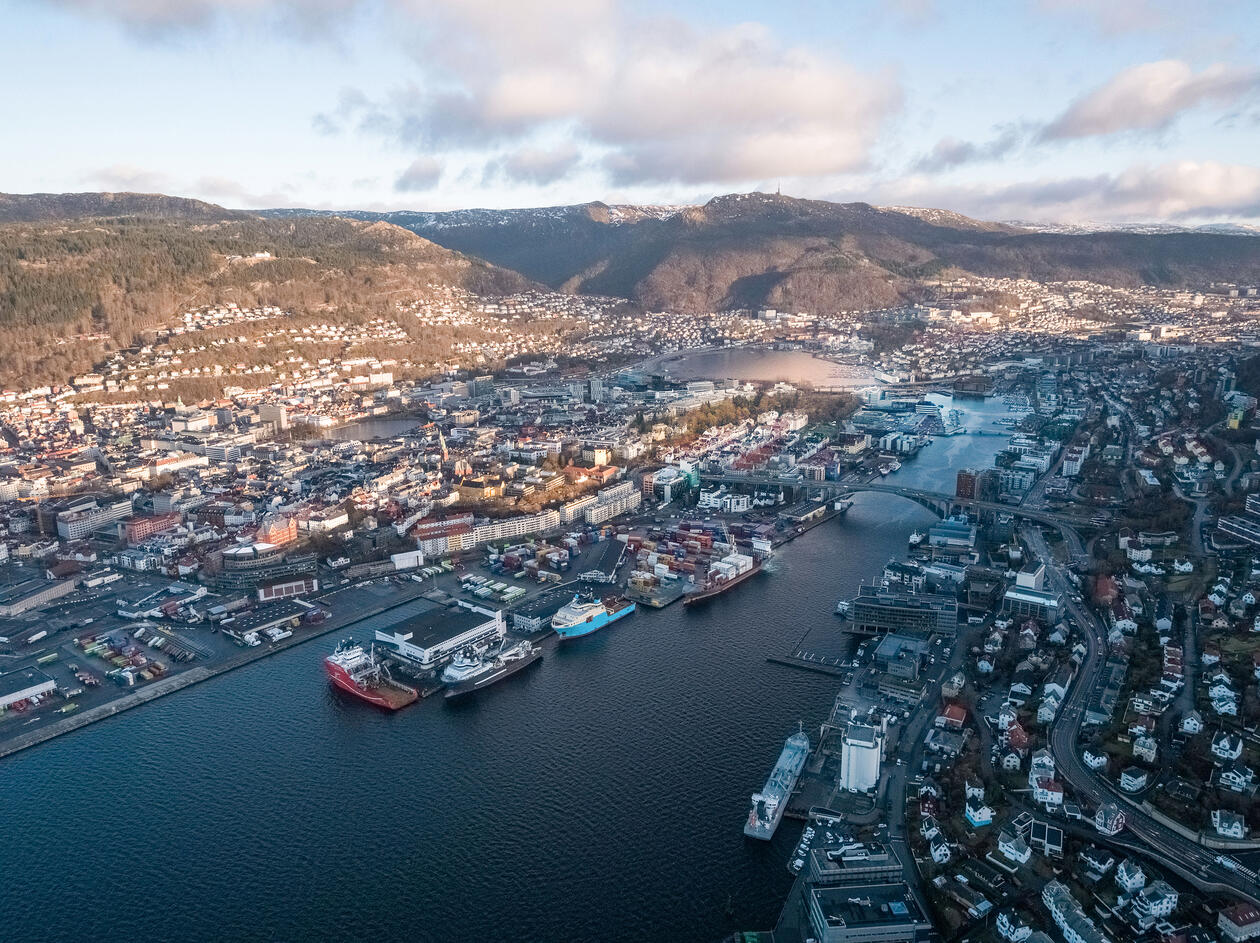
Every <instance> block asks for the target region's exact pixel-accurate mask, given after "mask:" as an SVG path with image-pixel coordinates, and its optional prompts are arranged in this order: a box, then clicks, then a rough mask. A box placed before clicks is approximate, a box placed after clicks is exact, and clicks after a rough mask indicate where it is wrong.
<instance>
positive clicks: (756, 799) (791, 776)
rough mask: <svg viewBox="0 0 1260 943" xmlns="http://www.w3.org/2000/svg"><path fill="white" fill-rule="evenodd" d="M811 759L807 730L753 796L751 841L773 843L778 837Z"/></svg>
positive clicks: (790, 742) (747, 829)
mask: <svg viewBox="0 0 1260 943" xmlns="http://www.w3.org/2000/svg"><path fill="white" fill-rule="evenodd" d="M808 758H809V737H808V736H806V734H805V732H804V731H803V730H801V731H797V732H796V733H794V734H792V736H790V737H788V738H787V741H786V742H785V743H784V744H783V752H782V753H780V754H779V762H777V763H775V764H774V769H773V770H771V771H770V778H769V779H767V780H766V784H765V785H764V786H762V787H761V792H755V793H753V797H752V808H751V809H749V810H748V821H747V822H745V823H744V834H745V835H747V836H748V837H749V838H760V839H761V840H762V841H769V840H770V839H771V838H773V837H774V832H775V829H777V828H778V827H779V821H780V820H781V819H782V818H783V812H784V810H785V809H786V808H787V804H788V799H789V798H790V797H791V795H792V790H793V789H795V788H796V781H797V780H798V779H800V778H801V770H803V769H804V768H805V760H806V759H808Z"/></svg>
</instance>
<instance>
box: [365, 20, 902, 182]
mask: <svg viewBox="0 0 1260 943" xmlns="http://www.w3.org/2000/svg"><path fill="white" fill-rule="evenodd" d="M417 2H419V0H417ZM564 5H565V4H564V3H563V0H559V2H557V3H554V4H547V6H550V7H556V6H564ZM596 6H597V8H598V13H599V15H598V16H597V15H595V14H594V13H592V9H591V8H586V7H584V11H585V12H584V15H582V16H580V17H576V18H575V19H574V21H570V22H567V23H564V24H563V25H562V27H561V25H558V26H557V33H558V34H560V35H563V36H564V37H565V42H564V43H562V44H560V47H559V48H557V46H556V43H555V35H553V33H552V32H551V31H550V30H545V29H544V30H542V32H541V34H539V32H538V30H537V25H536V24H535V25H534V26H533V27H532V28H528V29H523V34H518V33H517V32H516V31H515V29H514V25H513V24H509V26H508V28H506V29H505V27H504V24H502V23H498V22H495V21H494V18H493V17H490V18H488V19H487V20H485V21H480V20H478V21H473V19H472V18H471V17H469V15H468V11H467V10H463V11H462V14H461V15H462V16H463V17H464V19H465V23H466V25H468V26H469V28H468V29H467V30H466V31H465V32H462V33H461V34H460V35H461V36H462V38H463V40H464V45H463V46H461V50H462V52H461V55H460V56H458V57H452V56H450V55H449V54H443V57H442V68H443V77H444V78H445V79H446V81H445V82H444V83H442V84H441V85H440V86H439V87H438V88H437V90H434V87H433V83H427V84H416V85H413V86H408V87H406V88H402V89H399V90H397V91H396V92H395V93H394V94H393V95H392V96H391V97H390V99H389V100H387V101H383V102H377V103H362V104H361V105H360V106H359V107H358V108H357V109H355V110H354V111H353V114H352V115H348V116H346V117H347V118H348V119H349V120H355V121H357V122H358V123H359V126H360V127H361V128H366V129H367V130H375V131H377V132H379V133H382V134H384V135H385V136H386V137H389V138H394V139H397V140H398V141H400V142H402V143H403V144H404V145H412V146H414V145H425V146H428V147H445V148H469V149H477V148H486V147H487V146H496V145H499V144H502V143H506V142H511V143H515V144H516V145H517V146H520V147H526V148H528V147H531V146H532V144H531V142H532V140H533V139H534V138H535V137H538V136H543V137H545V136H547V135H550V134H554V133H556V132H557V131H564V132H566V133H567V134H569V135H570V136H571V138H572V139H575V140H577V141H580V142H581V143H582V145H584V146H585V148H586V149H587V150H588V152H590V153H594V154H600V155H602V164H603V166H604V167H605V169H606V170H607V171H608V175H609V177H610V178H611V180H612V182H613V183H614V184H616V185H627V184H661V183H686V184H696V183H716V184H726V183H738V182H743V181H750V180H758V179H764V178H767V177H777V176H784V177H792V176H813V175H826V174H836V173H843V172H847V171H852V170H856V169H859V168H861V167H863V166H864V165H865V163H866V161H867V159H868V156H869V154H870V149H871V147H872V145H873V144H874V142H875V139H876V136H877V134H878V132H879V130H880V128H881V126H882V125H883V123H884V120H885V118H886V117H887V116H888V115H889V113H890V112H893V111H895V110H897V109H898V108H899V107H900V93H899V90H898V88H897V86H896V84H895V82H894V81H893V80H892V79H891V78H890V77H889V76H886V75H882V74H881V75H870V74H864V73H861V72H859V71H857V70H856V69H854V68H852V67H850V66H848V65H846V64H844V63H841V62H836V61H833V60H829V59H824V58H822V57H820V56H817V55H816V54H814V53H812V52H811V51H809V50H807V49H804V48H801V47H792V46H786V45H784V44H782V43H781V42H779V41H778V40H777V39H776V38H775V37H774V36H773V35H772V34H771V33H770V32H769V31H768V30H767V29H765V28H764V27H761V26H759V25H756V24H742V25H739V26H733V27H728V28H724V29H706V30H695V29H693V28H691V27H689V26H687V25H686V24H683V23H680V22H677V21H672V20H671V21H662V20H653V21H643V20H633V19H630V18H628V17H627V16H626V15H624V14H622V13H621V12H620V11H619V10H618V9H616V8H614V7H612V6H611V5H608V4H603V5H596ZM575 30H576V32H575ZM582 30H586V32H582Z"/></svg>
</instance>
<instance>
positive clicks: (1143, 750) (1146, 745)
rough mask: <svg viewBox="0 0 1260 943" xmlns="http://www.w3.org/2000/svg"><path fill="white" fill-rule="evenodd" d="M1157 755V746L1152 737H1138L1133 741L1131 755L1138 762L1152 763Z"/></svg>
mask: <svg viewBox="0 0 1260 943" xmlns="http://www.w3.org/2000/svg"><path fill="white" fill-rule="evenodd" d="M1158 753H1159V746H1158V745H1157V744H1156V742H1155V738H1154V737H1138V738H1137V739H1136V740H1134V741H1133V755H1134V756H1136V757H1137V758H1138V759H1140V760H1146V762H1148V763H1154V762H1155V757H1156V755H1157V754H1158Z"/></svg>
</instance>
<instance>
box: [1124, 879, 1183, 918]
mask: <svg viewBox="0 0 1260 943" xmlns="http://www.w3.org/2000/svg"><path fill="white" fill-rule="evenodd" d="M1176 909H1177V892H1176V891H1175V890H1173V888H1172V887H1170V886H1169V885H1168V884H1167V883H1166V882H1164V881H1154V882H1152V883H1151V884H1149V885H1148V886H1146V887H1144V888H1142V889H1141V890H1140V891H1138V892H1137V896H1136V897H1134V898H1133V915H1134V917H1136V918H1137V924H1138V926H1139V927H1142V928H1143V929H1148V928H1150V927H1151V926H1152V925H1153V924H1154V923H1155V922H1156V921H1157V920H1162V919H1164V918H1165V917H1170V916H1172V912H1173V911H1174V910H1176Z"/></svg>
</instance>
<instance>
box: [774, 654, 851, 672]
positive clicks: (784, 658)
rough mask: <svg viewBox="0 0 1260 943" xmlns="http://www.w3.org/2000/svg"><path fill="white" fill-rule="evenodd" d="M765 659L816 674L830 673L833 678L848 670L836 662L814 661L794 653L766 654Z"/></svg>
mask: <svg viewBox="0 0 1260 943" xmlns="http://www.w3.org/2000/svg"><path fill="white" fill-rule="evenodd" d="M766 661H768V662H771V663H772V664H776V665H787V666H788V667H789V668H802V669H804V670H805V671H815V672H817V673H818V674H824V675H830V676H831V677H833V678H840V677H843V676H844V675H845V674H846V673H847V672H848V669H847V668H843V667H841V666H840V665H839V664H838V663H837V664H831V663H830V662H826V661H814V660H812V659H809V658H800V657H797V656H796V655H767V656H766Z"/></svg>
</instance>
